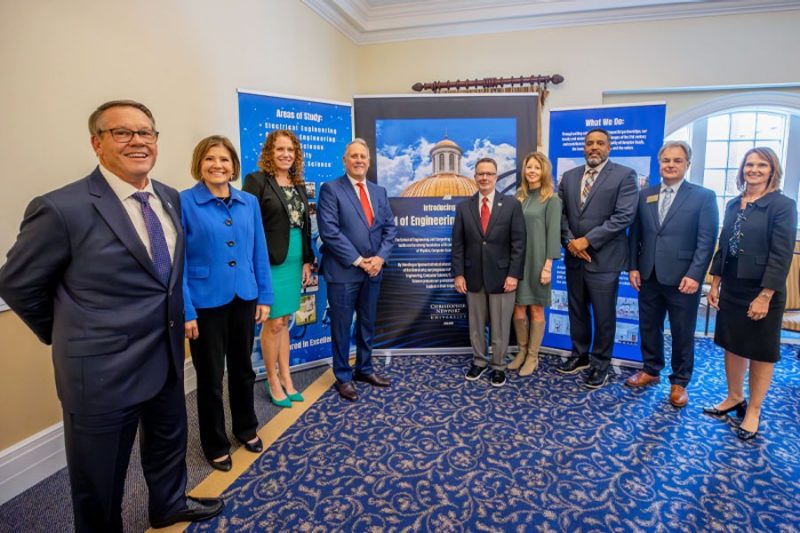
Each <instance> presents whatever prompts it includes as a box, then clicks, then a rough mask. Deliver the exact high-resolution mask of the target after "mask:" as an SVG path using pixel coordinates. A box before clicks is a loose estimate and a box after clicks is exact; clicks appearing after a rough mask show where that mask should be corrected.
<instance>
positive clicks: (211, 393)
mask: <svg viewBox="0 0 800 533" xmlns="http://www.w3.org/2000/svg"><path fill="white" fill-rule="evenodd" d="M255 314H256V301H255V300H242V299H240V298H239V297H234V299H233V300H232V301H231V302H230V303H228V304H225V305H223V306H220V307H211V308H206V309H198V310H197V329H198V332H199V335H198V337H197V339H195V340H190V341H189V347H190V348H191V352H192V363H193V364H194V368H195V371H196V372H197V415H198V420H199V423H200V444H201V446H202V448H203V454H204V455H205V456H206V458H207V459H209V460H211V459H216V458H217V457H221V456H223V455H225V454H227V453H228V452H229V451H230V442H229V441H228V435H227V433H226V432H225V410H224V406H223V403H222V376H223V374H224V373H225V362H226V361H227V363H228V397H229V400H230V405H231V422H232V426H233V434H234V435H235V436H236V438H237V439H239V440H240V441H248V440H250V439H252V438H253V437H255V436H256V431H257V430H258V418H256V411H255V407H254V405H253V385H254V384H255V381H256V373H255V372H253V363H252V359H251V354H252V351H253V336H254V334H255Z"/></svg>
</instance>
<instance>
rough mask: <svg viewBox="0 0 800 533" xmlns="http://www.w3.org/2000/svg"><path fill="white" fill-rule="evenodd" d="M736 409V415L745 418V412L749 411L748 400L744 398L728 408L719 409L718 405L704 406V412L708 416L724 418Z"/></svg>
mask: <svg viewBox="0 0 800 533" xmlns="http://www.w3.org/2000/svg"><path fill="white" fill-rule="evenodd" d="M732 411H736V416H738V417H739V418H744V414H745V412H747V400H742V401H741V402H739V403H737V404H736V405H732V406H730V407H728V408H727V409H717V408H716V407H703V414H706V415H708V416H714V417H717V418H723V417H724V416H725V415H727V414H728V413H730V412H732Z"/></svg>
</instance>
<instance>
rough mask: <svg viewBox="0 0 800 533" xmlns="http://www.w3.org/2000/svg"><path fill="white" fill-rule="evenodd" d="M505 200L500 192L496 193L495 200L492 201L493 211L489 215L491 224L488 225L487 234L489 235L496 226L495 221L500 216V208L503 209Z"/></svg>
mask: <svg viewBox="0 0 800 533" xmlns="http://www.w3.org/2000/svg"><path fill="white" fill-rule="evenodd" d="M503 200H505V198H504V197H503V195H502V194H500V193H499V192H495V193H494V202H493V203H492V212H491V214H490V215H489V224H488V225H487V226H486V235H489V234H490V233H491V232H492V228H494V223H495V222H496V221H497V219H498V217H499V216H500V210H501V209H503Z"/></svg>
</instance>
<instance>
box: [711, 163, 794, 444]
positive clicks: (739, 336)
mask: <svg viewBox="0 0 800 533" xmlns="http://www.w3.org/2000/svg"><path fill="white" fill-rule="evenodd" d="M781 174H782V172H781V166H780V162H779V160H778V156H777V155H775V152H774V151H772V149H770V148H752V149H750V150H748V151H747V153H745V155H744V159H743V160H742V164H741V166H740V167H739V173H738V175H737V177H736V185H737V187H738V188H739V190H740V191H742V194H740V195H739V196H737V197H736V198H734V199H733V200H731V201H730V203H728V206H727V207H726V208H725V219H724V222H723V224H722V232H721V233H720V237H719V249H718V250H717V253H716V254H714V259H713V260H712V262H711V274H712V276H713V280H712V282H711V289H710V291H709V293H708V303H709V305H711V306H712V307H715V308H716V309H718V310H719V312H718V314H717V324H716V327H715V331H714V342H715V343H717V344H718V345H719V346H721V347H722V348H724V349H725V374H726V377H727V382H728V396H727V397H726V398H725V399H724V400H722V402H721V403H719V404H718V405H716V406H713V407H707V408H705V409H703V412H705V413H706V414H708V415H711V416H716V417H725V415H727V414H728V413H730V412H733V411H736V413H737V414H738V415H739V416H743V417H744V418H743V419H742V420H741V422H740V423H739V424H738V425H737V427H736V436H737V437H739V438H740V439H742V440H750V439H752V438H753V437H755V436H756V435H757V434H758V425H759V421H760V419H761V405H762V403H763V402H764V398H765V397H766V395H767V390H768V389H769V385H770V383H771V381H772V373H773V370H774V368H775V363H776V362H777V361H778V359H779V358H780V337H781V321H782V319H783V310H784V308H785V307H786V276H787V275H788V274H789V267H790V266H791V264H792V254H793V252H794V242H795V232H796V230H797V207H796V205H795V202H794V200H792V199H791V198H789V197H787V196H785V195H783V194H782V193H781V191H780V185H781ZM748 369H749V370H750V379H749V384H750V387H749V388H750V397H749V400H750V401H749V405H748V402H747V400H745V396H744V377H745V374H746V373H747V371H748Z"/></svg>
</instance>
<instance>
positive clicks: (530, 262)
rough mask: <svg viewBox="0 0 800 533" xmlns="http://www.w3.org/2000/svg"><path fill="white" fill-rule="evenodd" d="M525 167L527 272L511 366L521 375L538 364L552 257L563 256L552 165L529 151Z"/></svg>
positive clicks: (517, 308)
mask: <svg viewBox="0 0 800 533" xmlns="http://www.w3.org/2000/svg"><path fill="white" fill-rule="evenodd" d="M522 169H523V179H522V183H521V184H520V187H519V189H518V190H517V194H516V197H517V199H518V200H519V201H520V202H521V203H522V213H523V215H524V218H525V229H526V230H527V233H528V236H527V239H528V240H527V243H526V246H525V270H524V272H525V275H524V276H523V278H522V279H521V280H520V282H519V286H518V287H517V300H516V305H515V306H514V331H515V332H516V334H517V341H518V343H519V352H518V353H517V356H516V357H515V358H514V360H513V361H512V362H511V363H510V364H509V365H508V369H509V370H517V369H519V375H520V376H529V375H531V374H532V373H533V372H534V370H536V367H537V366H539V347H540V346H541V344H542V338H543V337H544V331H545V325H546V324H545V317H544V308H545V307H549V306H550V282H551V280H552V269H553V259H558V258H559V257H561V243H560V241H559V238H560V233H561V200H560V199H559V198H558V195H556V194H554V193H553V173H552V169H553V167H552V165H551V164H550V160H549V159H547V156H546V155H544V154H542V153H540V152H532V153H530V154H528V155H527V156H525V161H524V162H523V164H522ZM529 313H530V317H529V316H528V314H529Z"/></svg>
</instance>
